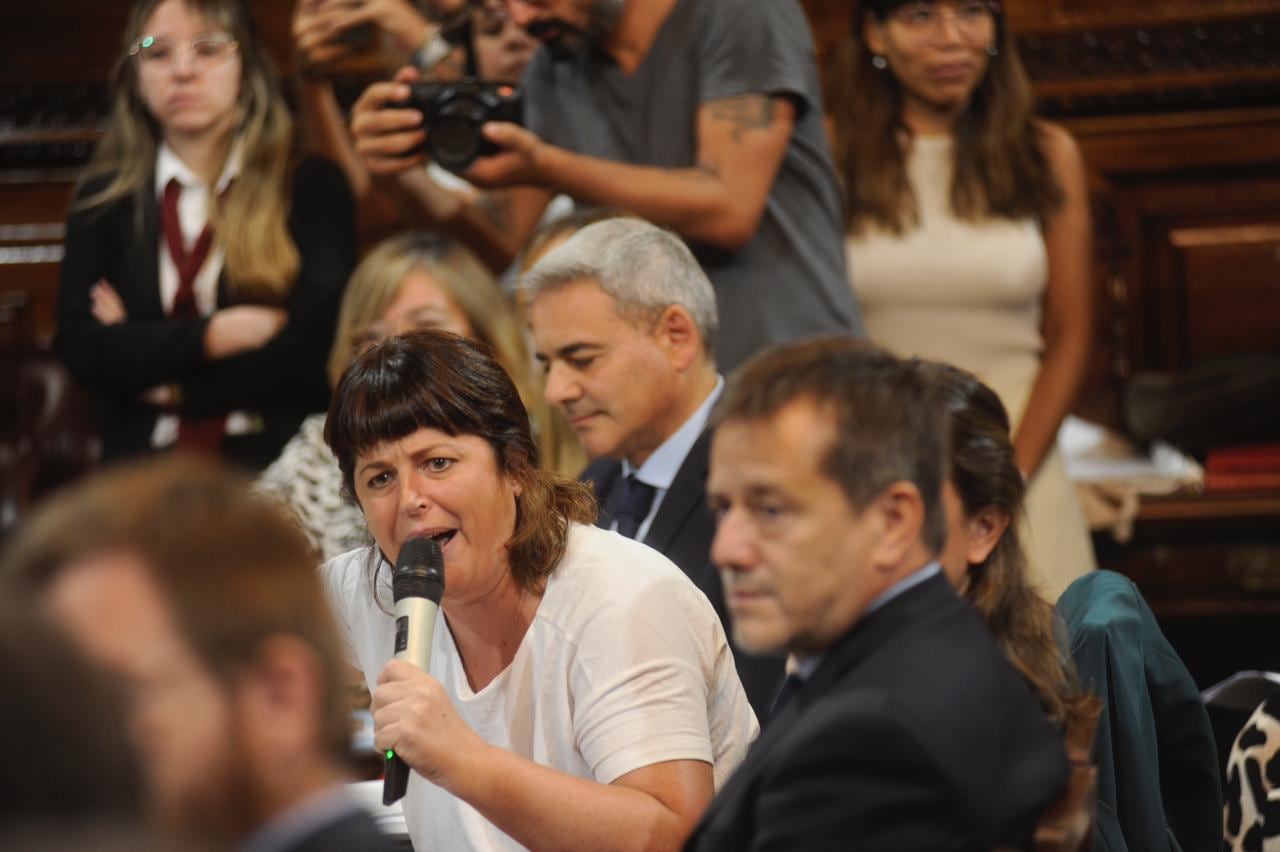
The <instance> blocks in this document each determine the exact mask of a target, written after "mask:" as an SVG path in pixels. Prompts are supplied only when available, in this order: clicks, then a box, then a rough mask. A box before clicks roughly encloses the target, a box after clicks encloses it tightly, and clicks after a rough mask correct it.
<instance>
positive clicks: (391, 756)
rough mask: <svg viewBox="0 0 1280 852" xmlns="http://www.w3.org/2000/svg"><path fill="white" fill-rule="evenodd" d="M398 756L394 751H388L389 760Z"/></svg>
mask: <svg viewBox="0 0 1280 852" xmlns="http://www.w3.org/2000/svg"><path fill="white" fill-rule="evenodd" d="M395 756H396V753H395V750H394V749H387V760H391V759H392V758H394V757H395Z"/></svg>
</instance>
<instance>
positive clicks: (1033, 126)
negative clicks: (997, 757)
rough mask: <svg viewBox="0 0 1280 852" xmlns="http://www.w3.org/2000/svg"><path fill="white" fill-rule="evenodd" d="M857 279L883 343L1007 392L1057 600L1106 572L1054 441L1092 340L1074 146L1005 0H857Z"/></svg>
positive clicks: (842, 154)
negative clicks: (1036, 92)
mask: <svg viewBox="0 0 1280 852" xmlns="http://www.w3.org/2000/svg"><path fill="white" fill-rule="evenodd" d="M830 71H831V73H830V74H829V80H828V85H829V88H830V92H829V97H828V104H829V107H830V109H831V110H832V113H833V118H834V124H835V129H836V156H837V166H838V168H839V169H840V170H841V172H842V174H843V178H844V182H845V194H846V215H847V219H848V228H849V240H848V252H849V261H850V269H851V272H852V277H853V284H854V289H855V291H856V293H857V297H858V301H859V303H860V304H861V305H862V307H863V311H864V316H865V320H866V325H867V331H868V333H869V334H870V336H871V337H872V339H874V340H876V341H878V342H879V343H881V344H883V345H885V346H887V347H889V348H890V349H892V350H894V351H895V352H896V353H898V354H900V355H918V356H920V357H923V358H928V359H931V360H936V361H943V362H946V363H951V364H955V365H956V366H959V367H962V368H964V369H966V370H969V371H970V372H972V373H974V374H976V375H977V376H978V377H979V378H980V379H982V381H983V382H985V383H987V384H988V385H990V386H991V387H992V388H994V389H995V390H996V391H997V393H999V395H1000V397H1001V400H1002V401H1003V403H1004V405H1005V407H1006V408H1007V409H1008V410H1009V412H1010V414H1011V415H1012V417H1013V419H1014V449H1015V452H1016V457H1017V462H1018V466H1019V468H1020V469H1021V470H1022V473H1023V476H1024V477H1025V478H1026V479H1027V480H1028V484H1029V491H1028V494H1027V500H1026V514H1027V517H1026V528H1025V529H1024V540H1025V542H1026V544H1027V550H1028V554H1029V559H1030V563H1031V570H1032V576H1033V578H1034V579H1035V581H1036V582H1037V584H1038V586H1039V587H1040V590H1041V591H1042V592H1043V593H1044V594H1045V596H1046V597H1047V598H1048V599H1049V600H1051V601H1052V600H1056V599H1057V597H1058V595H1059V594H1060V593H1061V592H1062V590H1063V589H1065V588H1066V587H1067V585H1068V584H1070V582H1071V581H1072V580H1073V579H1075V578H1076V577H1078V576H1079V575H1080V574H1082V573H1084V572H1086V571H1089V570H1092V569H1093V568H1094V567H1095V560H1094V554H1093V547H1092V543H1091V541H1090V539H1089V532H1088V529H1087V527H1086V525H1085V522H1084V517H1083V514H1082V512H1081V510H1080V507H1079V504H1078V503H1077V502H1076V497H1075V492H1074V490H1073V489H1072V486H1071V483H1070V482H1069V481H1068V480H1067V478H1066V471H1065V468H1064V466H1063V463H1062V460H1061V458H1060V456H1059V454H1058V452H1057V449H1056V442H1057V434H1058V428H1059V426H1060V425H1061V423H1062V420H1063V418H1064V417H1065V416H1066V415H1067V413H1068V412H1069V411H1070V409H1071V405H1072V402H1073V401H1074V399H1075V397H1076V393H1077V391H1078V390H1079V387H1080V384H1081V381H1082V379H1083V376H1084V371H1085V364H1086V356H1087V353H1088V347H1089V332H1090V324H1091V316H1090V304H1089V303H1090V282H1089V270H1090V251H1091V246H1090V230H1089V229H1090V225H1089V211H1088V198H1087V193H1086V189H1085V167H1084V163H1083V161H1082V159H1081V156H1080V152H1079V149H1078V148H1077V147H1076V143H1075V141H1074V140H1073V139H1072V138H1071V136H1070V134H1068V133H1067V131H1065V130H1064V129H1062V128H1061V127H1058V126H1057V125H1054V124H1051V123H1049V122H1046V121H1042V120H1038V119H1037V118H1035V116H1034V115H1033V113H1032V94H1031V87H1030V84H1029V82H1028V80H1027V77H1026V73H1025V72H1024V71H1023V68H1022V64H1021V62H1020V61H1019V60H1018V57H1017V52H1016V49H1015V45H1014V40H1013V37H1012V35H1011V34H1010V32H1009V27H1008V25H1007V22H1006V21H1005V18H1004V15H1003V13H1002V11H1001V8H1000V5H999V4H998V3H997V2H995V0H939V2H903V1H902V0H862V2H860V3H859V4H858V8H857V9H856V11H855V18H854V32H853V34H852V38H851V39H850V40H849V42H848V43H846V44H845V45H843V46H842V47H841V49H840V50H839V51H838V53H837V55H836V60H835V63H834V64H833V67H832V68H831V69H830Z"/></svg>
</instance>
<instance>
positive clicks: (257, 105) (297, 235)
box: [54, 0, 356, 469]
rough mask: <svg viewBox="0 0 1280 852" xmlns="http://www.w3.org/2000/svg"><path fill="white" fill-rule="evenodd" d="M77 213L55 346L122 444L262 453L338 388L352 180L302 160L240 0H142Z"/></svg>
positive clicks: (259, 456)
mask: <svg viewBox="0 0 1280 852" xmlns="http://www.w3.org/2000/svg"><path fill="white" fill-rule="evenodd" d="M110 93H111V94H110V97H111V115H110V119H109V122H108V126H107V130H106V133H105V135H104V136H103V139H102V141H101V142H99V144H98V147H97V149H96V151H95V152H94V156H93V159H92V160H91V162H90V163H89V165H88V167H87V168H86V170H85V172H84V174H83V176H82V177H81V179H80V182H79V184H78V185H77V187H76V193H75V198H74V200H73V202H72V204H71V211H70V214H69V216H68V220H67V236H66V255H65V259H64V261H63V263H62V272H61V284H60V286H59V291H58V314H57V336H56V338H55V341H54V346H55V348H56V350H57V352H58V353H59V355H60V356H61V357H62V359H63V361H64V362H65V364H66V366H67V368H68V370H70V372H71V374H72V375H73V376H74V377H75V378H76V379H77V380H78V381H79V382H80V383H81V384H82V385H84V386H85V387H86V388H88V389H89V390H90V391H91V392H92V393H93V395H94V397H95V402H96V406H95V409H96V414H97V420H98V428H99V432H100V433H101V436H102V441H103V456H104V457H105V458H106V459H107V460H113V459H117V458H121V457H124V456H130V455H138V454H142V453H147V452H152V451H157V450H162V449H166V448H170V447H173V446H179V447H183V448H186V449H196V450H206V451H210V452H214V453H218V454H220V455H222V456H223V457H226V458H229V459H231V460H234V461H236V462H239V463H241V464H243V465H246V466H249V467H252V468H259V469H260V468H261V467H263V466H264V465H266V464H267V463H268V462H269V461H270V460H271V459H273V458H275V456H276V454H278V453H279V452H280V448H281V447H282V446H284V443H285V442H286V441H287V440H288V439H289V436H291V435H292V434H293V433H294V432H295V431H297V429H298V426H299V424H300V423H301V422H302V420H303V418H304V417H305V416H306V415H308V414H310V413H312V412H316V411H323V410H324V408H325V406H326V405H327V404H328V399H329V387H328V383H327V382H326V381H325V375H324V370H323V368H322V365H323V363H324V357H325V354H326V353H327V352H328V350H329V346H330V344H331V343H332V334H333V323H334V319H335V316H336V313H337V309H338V302H339V300H340V298H341V294H342V287H343V285H344V284H345V283H346V280H347V277H348V275H349V274H350V272H351V268H352V267H353V266H354V265H355V258H356V248H355V220H354V212H353V204H352V198H351V193H350V191H349V190H348V189H347V187H346V185H345V183H344V181H343V179H342V175H341V174H340V173H339V172H338V170H337V169H336V168H334V167H333V166H331V165H330V164H328V163H326V162H323V161H320V160H306V161H303V162H300V163H298V162H296V161H295V159H294V157H293V151H292V142H293V132H292V123H291V121H290V118H289V113H288V110H287V108H286V106H285V103H284V99H283V98H282V96H281V94H280V90H279V87H278V85H277V81H276V76H275V72H274V71H273V69H272V67H271V64H270V61H269V59H268V57H267V55H266V53H265V51H264V50H263V49H262V47H261V45H260V44H259V43H258V41H257V39H256V37H255V34H254V31H253V26H252V21H251V20H250V17H249V13H248V10H247V8H246V6H245V4H244V3H243V2H240V0H141V2H138V3H136V4H135V6H134V8H133V11H132V13H131V14H130V16H129V20H128V24H127V26H126V30H125V33H124V39H123V44H122V46H121V50H120V56H119V59H118V61H117V63H116V66H115V70H114V72H113V75H112V80H111V85H110Z"/></svg>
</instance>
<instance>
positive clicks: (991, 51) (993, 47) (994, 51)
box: [987, 44, 1000, 57]
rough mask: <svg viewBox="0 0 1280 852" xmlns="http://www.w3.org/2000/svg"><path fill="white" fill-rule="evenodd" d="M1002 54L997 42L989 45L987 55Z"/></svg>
mask: <svg viewBox="0 0 1280 852" xmlns="http://www.w3.org/2000/svg"><path fill="white" fill-rule="evenodd" d="M999 55H1000V47H999V46H998V45H995V44H989V45H987V56H990V57H996V56H999Z"/></svg>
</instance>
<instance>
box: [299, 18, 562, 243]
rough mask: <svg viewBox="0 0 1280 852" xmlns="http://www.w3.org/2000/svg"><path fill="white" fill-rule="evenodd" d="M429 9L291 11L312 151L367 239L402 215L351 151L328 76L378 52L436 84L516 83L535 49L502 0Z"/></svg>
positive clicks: (455, 188)
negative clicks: (340, 182)
mask: <svg viewBox="0 0 1280 852" xmlns="http://www.w3.org/2000/svg"><path fill="white" fill-rule="evenodd" d="M426 11H427V14H425V15H424V13H423V12H421V11H420V10H419V8H418V6H417V5H415V4H414V3H413V2H410V0H297V3H296V5H295V6H294V11H293V37H294V48H295V51H296V59H295V65H296V67H297V68H298V69H299V71H300V75H299V81H298V94H299V104H300V106H301V108H302V112H303V114H304V116H305V118H306V124H307V126H308V130H309V134H308V136H309V139H310V142H311V147H312V148H313V150H314V151H315V153H317V154H319V155H321V156H324V157H326V158H328V159H330V160H333V161H334V162H336V163H338V165H339V166H341V168H342V170H343V172H344V173H345V174H346V176H347V181H348V183H349V184H350V185H351V189H352V192H353V194H354V195H355V196H356V198H357V200H358V202H359V210H360V225H361V231H362V233H363V235H364V236H365V237H366V238H368V239H374V238H376V237H378V236H380V235H382V234H383V233H385V232H387V231H396V230H399V227H400V223H401V215H400V211H399V210H398V209H397V208H396V207H395V205H394V204H392V203H391V202H390V199H388V198H386V197H385V194H384V193H380V192H378V191H376V187H375V186H374V185H373V183H372V181H371V180H370V176H369V173H368V171H367V170H366V169H365V167H364V163H363V162H361V160H360V158H359V157H358V156H357V155H356V153H355V148H354V146H353V144H352V140H351V137H350V133H349V130H348V127H347V119H346V117H345V116H344V115H343V111H342V108H341V107H340V106H339V104H338V99H337V97H336V95H335V92H334V86H333V82H332V81H331V79H330V76H329V75H330V72H331V70H332V69H333V67H334V66H335V64H337V63H339V62H341V61H343V60H345V59H347V58H348V57H350V56H352V55H355V54H368V53H372V52H374V51H380V52H381V53H383V54H386V53H391V54H393V55H394V54H399V56H400V59H399V60H398V61H399V63H403V62H404V61H405V60H408V61H409V62H411V63H412V64H414V65H416V66H419V67H421V68H424V69H429V70H430V71H431V77H432V79H436V80H455V81H456V80H461V79H463V78H467V77H477V78H480V79H482V80H494V81H503V82H505V83H510V84H515V83H518V82H519V81H520V78H521V77H522V76H523V75H524V70H525V68H526V67H527V66H528V64H529V60H531V59H532V58H533V52H534V50H535V49H536V47H537V42H535V41H534V40H533V39H532V38H531V37H530V36H529V35H528V34H527V33H526V32H525V31H524V30H523V29H522V28H520V27H518V26H515V25H514V24H513V23H512V22H511V20H510V18H509V17H508V16H507V14H506V10H505V9H504V8H503V6H502V3H501V0H486V2H482V3H479V4H477V5H475V6H474V7H473V6H472V5H470V4H469V3H468V0H433V2H430V3H428V4H427V10H426ZM379 33H381V35H382V37H381V38H379ZM446 33H447V35H446ZM431 173H432V177H433V179H434V181H435V182H436V183H437V186H436V187H435V189H436V192H437V193H438V194H442V195H444V196H445V197H446V198H447V197H450V196H452V195H453V194H458V195H460V196H461V197H462V198H463V199H473V198H474V197H475V196H476V190H475V188H474V187H472V186H470V185H469V184H467V183H466V182H465V181H464V180H462V179H461V178H459V177H457V176H456V175H453V174H450V173H448V172H446V171H445V170H444V169H443V168H433V169H432V170H431ZM556 206H557V208H559V209H560V212H561V213H563V212H565V210H564V208H563V207H561V206H560V205H556ZM565 206H569V205H568V202H567V200H566V202H565ZM569 209H571V207H570V208H569Z"/></svg>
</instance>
